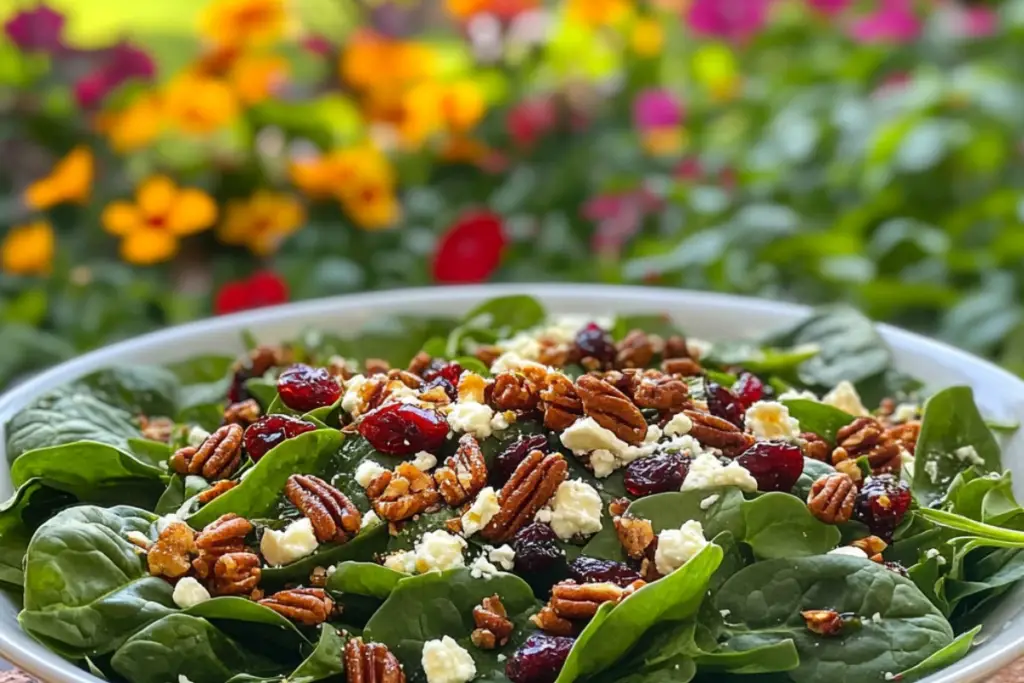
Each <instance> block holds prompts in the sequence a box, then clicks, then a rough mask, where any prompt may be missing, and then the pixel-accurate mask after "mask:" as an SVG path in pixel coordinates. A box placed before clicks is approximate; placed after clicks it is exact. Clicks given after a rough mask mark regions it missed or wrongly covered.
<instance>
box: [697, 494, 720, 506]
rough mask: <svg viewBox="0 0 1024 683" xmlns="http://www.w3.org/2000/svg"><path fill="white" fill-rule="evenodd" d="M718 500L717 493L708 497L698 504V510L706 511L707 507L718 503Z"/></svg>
mask: <svg viewBox="0 0 1024 683" xmlns="http://www.w3.org/2000/svg"><path fill="white" fill-rule="evenodd" d="M718 498H719V496H718V494H717V493H716V494H715V495H713V496H708V497H707V498H705V499H704V500H702V501H701V502H700V509H701V510H707V509H708V508H709V507H711V506H712V505H714V504H715V503H717V502H718Z"/></svg>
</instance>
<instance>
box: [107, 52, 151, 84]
mask: <svg viewBox="0 0 1024 683" xmlns="http://www.w3.org/2000/svg"><path fill="white" fill-rule="evenodd" d="M107 59H108V61H107V65H106V67H105V71H106V73H107V79H108V80H109V81H111V82H113V83H118V84H120V83H122V82H124V81H126V80H128V79H129V78H141V79H143V80H150V79H152V78H153V77H154V76H155V75H156V64H154V63H153V58H152V57H150V56H149V54H148V53H147V52H145V51H144V50H142V49H140V48H137V47H135V46H134V45H132V44H130V43H118V44H117V45H115V46H114V47H112V48H111V49H110V54H109V56H108V58H107Z"/></svg>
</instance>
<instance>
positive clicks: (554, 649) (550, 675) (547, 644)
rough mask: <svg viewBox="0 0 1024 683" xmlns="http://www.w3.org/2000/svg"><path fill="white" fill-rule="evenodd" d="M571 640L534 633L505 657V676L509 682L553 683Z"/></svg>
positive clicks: (562, 664)
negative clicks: (509, 655) (511, 653)
mask: <svg viewBox="0 0 1024 683" xmlns="http://www.w3.org/2000/svg"><path fill="white" fill-rule="evenodd" d="M575 642H576V639H575V638H568V637H566V636H549V635H547V634H546V633H534V634H533V635H532V636H530V637H529V638H527V639H526V642H525V643H523V645H522V646H521V647H520V648H519V649H518V650H516V651H515V653H514V654H513V655H512V656H511V657H509V659H508V664H506V665H505V675H506V676H508V679H509V680H510V681H512V683H554V681H555V679H557V678H558V674H559V673H561V671H562V666H564V665H565V660H566V659H568V658H569V651H570V650H572V645H573V643H575Z"/></svg>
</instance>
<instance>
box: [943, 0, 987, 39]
mask: <svg viewBox="0 0 1024 683" xmlns="http://www.w3.org/2000/svg"><path fill="white" fill-rule="evenodd" d="M949 21H950V22H951V23H952V29H953V33H954V34H955V35H957V36H960V37H961V38H985V37H987V36H990V35H992V34H993V33H995V32H996V30H997V29H998V28H999V14H998V13H997V12H996V11H995V10H993V9H992V8H991V7H983V6H977V7H964V6H963V5H959V4H954V5H951V6H950V16H949Z"/></svg>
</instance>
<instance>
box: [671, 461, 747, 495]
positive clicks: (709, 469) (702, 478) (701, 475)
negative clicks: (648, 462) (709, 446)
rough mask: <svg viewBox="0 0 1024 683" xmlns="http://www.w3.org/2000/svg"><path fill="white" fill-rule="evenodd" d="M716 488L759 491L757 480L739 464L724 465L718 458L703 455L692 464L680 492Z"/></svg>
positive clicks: (733, 462)
mask: <svg viewBox="0 0 1024 683" xmlns="http://www.w3.org/2000/svg"><path fill="white" fill-rule="evenodd" d="M716 486H736V487H738V488H739V489H740V490H742V491H749V492H754V491H756V490H757V480H756V479H754V477H753V476H752V475H751V474H750V472H748V471H747V470H746V468H744V467H743V466H742V465H740V464H739V463H738V462H736V461H735V460H733V461H732V462H730V463H729V464H728V465H722V463H721V462H719V460H718V458H716V457H715V456H713V455H711V454H709V453H701V454H700V455H698V456H697V457H696V458H694V459H693V462H691V463H690V471H689V472H688V473H687V475H686V479H684V480H683V486H682V488H681V489H680V490H682V491H690V490H691V489H707V488H714V487H716Z"/></svg>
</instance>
